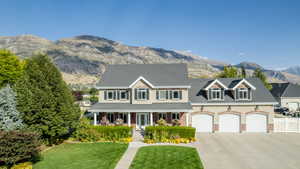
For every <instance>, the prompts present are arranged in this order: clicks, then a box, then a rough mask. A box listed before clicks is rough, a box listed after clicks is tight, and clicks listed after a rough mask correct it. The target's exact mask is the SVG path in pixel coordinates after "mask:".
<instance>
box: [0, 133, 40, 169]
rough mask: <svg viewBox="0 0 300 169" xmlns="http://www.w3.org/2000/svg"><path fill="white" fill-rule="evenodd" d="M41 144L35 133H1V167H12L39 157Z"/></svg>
mask: <svg viewBox="0 0 300 169" xmlns="http://www.w3.org/2000/svg"><path fill="white" fill-rule="evenodd" d="M40 145H41V142H40V140H39V136H38V135H37V134H36V133H33V132H24V131H8V132H6V131H0V165H2V164H3V165H7V166H12V165H13V164H16V163H19V162H25V161H34V160H36V159H37V158H38V157H39V152H40V149H39V147H40Z"/></svg>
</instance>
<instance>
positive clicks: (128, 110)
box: [88, 109, 193, 113]
mask: <svg viewBox="0 0 300 169" xmlns="http://www.w3.org/2000/svg"><path fill="white" fill-rule="evenodd" d="M88 111H89V112H92V113H97V112H111V113H114V112H136V113H141V112H158V113H161V112H162V113H165V112H193V110H191V109H181V110H180V109H174V110H173V109H160V110H153V109H141V110H136V109H109V110H107V109H92V110H88Z"/></svg>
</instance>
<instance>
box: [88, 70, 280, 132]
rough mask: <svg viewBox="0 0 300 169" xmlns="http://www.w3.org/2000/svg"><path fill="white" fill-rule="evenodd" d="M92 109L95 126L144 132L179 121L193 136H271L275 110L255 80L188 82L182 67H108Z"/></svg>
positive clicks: (98, 85)
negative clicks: (109, 125)
mask: <svg viewBox="0 0 300 169" xmlns="http://www.w3.org/2000/svg"><path fill="white" fill-rule="evenodd" d="M96 88H97V89H98V90H99V102H98V103H96V104H94V105H93V106H92V107H91V108H90V110H89V111H90V112H91V113H93V118H94V125H98V124H102V122H103V121H108V122H109V123H115V121H116V120H117V119H122V120H123V122H124V123H125V124H127V125H129V126H133V127H135V128H136V129H137V130H138V129H143V128H144V127H145V126H149V125H155V124H156V122H157V120H159V119H164V120H166V121H167V122H168V123H172V122H174V121H177V122H179V123H180V125H182V126H192V127H195V128H196V131H197V132H271V131H272V130H273V116H274V111H273V106H274V105H275V104H277V102H276V100H275V99H274V97H273V96H272V95H271V93H270V92H269V91H268V90H267V89H266V88H265V87H264V85H263V83H262V82H261V81H260V80H259V79H256V78H249V79H237V78H225V79H222V78H221V79H189V78H188V72H187V66H186V65H185V64H132V65H108V67H107V70H106V72H105V73H104V75H103V78H102V81H101V82H100V83H98V84H97V85H96Z"/></svg>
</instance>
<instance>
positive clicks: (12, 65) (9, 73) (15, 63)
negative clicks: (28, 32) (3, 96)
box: [0, 50, 24, 88]
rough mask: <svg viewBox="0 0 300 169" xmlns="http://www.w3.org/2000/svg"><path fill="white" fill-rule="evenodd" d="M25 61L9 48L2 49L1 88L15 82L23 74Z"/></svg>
mask: <svg viewBox="0 0 300 169" xmlns="http://www.w3.org/2000/svg"><path fill="white" fill-rule="evenodd" d="M23 65H24V64H23V62H21V61H20V60H19V58H18V57H17V56H16V55H14V54H13V53H11V52H10V51H8V50H0V88H1V87H4V86H5V85H6V84H14V83H15V82H16V80H17V79H18V78H19V77H20V76H21V75H22V71H23Z"/></svg>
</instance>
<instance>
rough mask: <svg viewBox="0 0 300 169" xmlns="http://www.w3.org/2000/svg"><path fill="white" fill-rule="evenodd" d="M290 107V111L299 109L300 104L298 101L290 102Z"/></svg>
mask: <svg viewBox="0 0 300 169" xmlns="http://www.w3.org/2000/svg"><path fill="white" fill-rule="evenodd" d="M288 108H289V110H290V111H296V110H298V109H299V104H298V103H297V102H291V103H288Z"/></svg>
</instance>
